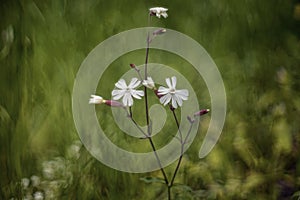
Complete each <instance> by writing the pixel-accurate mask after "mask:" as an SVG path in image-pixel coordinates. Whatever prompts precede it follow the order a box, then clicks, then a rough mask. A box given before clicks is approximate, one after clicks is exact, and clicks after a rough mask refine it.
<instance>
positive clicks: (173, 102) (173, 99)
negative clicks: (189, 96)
mask: <svg viewBox="0 0 300 200" xmlns="http://www.w3.org/2000/svg"><path fill="white" fill-rule="evenodd" d="M172 106H173V108H177V103H176V100H175V98H174V96H173V97H172Z"/></svg>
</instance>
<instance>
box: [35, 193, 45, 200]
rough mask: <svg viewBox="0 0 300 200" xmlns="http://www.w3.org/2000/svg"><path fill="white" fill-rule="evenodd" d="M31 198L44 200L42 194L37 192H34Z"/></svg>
mask: <svg viewBox="0 0 300 200" xmlns="http://www.w3.org/2000/svg"><path fill="white" fill-rule="evenodd" d="M33 197H34V200H43V199H44V195H43V193H42V192H39V191H37V192H35V193H34V194H33Z"/></svg>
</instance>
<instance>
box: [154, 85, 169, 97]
mask: <svg viewBox="0 0 300 200" xmlns="http://www.w3.org/2000/svg"><path fill="white" fill-rule="evenodd" d="M157 92H158V95H164V94H167V93H169V92H170V89H169V88H165V87H163V86H160V87H159V88H158V90H157Z"/></svg>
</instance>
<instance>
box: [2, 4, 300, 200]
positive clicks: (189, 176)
mask: <svg viewBox="0 0 300 200" xmlns="http://www.w3.org/2000/svg"><path fill="white" fill-rule="evenodd" d="M154 6H163V7H167V8H168V9H169V11H168V14H169V17H168V18H167V19H156V18H155V19H153V20H152V25H153V26H158V27H166V28H169V29H174V30H177V31H180V32H182V33H184V34H186V35H188V36H190V37H192V38H193V39H195V40H196V41H197V42H199V43H200V44H201V45H202V46H203V47H204V48H205V49H206V50H207V52H208V53H209V54H210V55H211V57H212V58H213V59H214V61H215V62H216V64H217V66H218V68H219V70H220V73H221V74H222V77H223V80H224V84H225V88H226V94H227V106H228V112H227V118H226V122H225V127H224V130H223V133H222V135H221V138H220V140H219V142H218V144H217V145H216V147H215V148H214V150H213V151H212V152H211V153H210V154H209V156H207V157H206V158H204V159H202V160H200V159H199V158H198V150H199V147H200V144H201V140H202V139H203V134H205V131H206V129H207V126H208V124H209V119H210V116H209V115H207V116H205V117H203V119H202V120H201V122H200V126H201V130H200V131H199V133H198V134H199V137H198V138H197V139H196V140H195V141H194V143H193V144H192V147H191V148H190V149H189V150H188V152H187V154H186V155H185V156H184V159H183V164H182V166H181V168H180V171H179V174H178V176H177V178H176V182H178V183H182V184H184V185H188V186H178V187H174V188H173V190H172V192H173V197H174V198H175V199H297V198H298V196H299V192H298V193H297V191H300V159H299V156H300V152H299V145H300V135H299V134H300V125H299V119H300V95H299V94H300V91H299V88H300V40H299V37H300V2H299V1H296V0H294V1H292V0H265V1H261V0H252V1H250V0H231V1H229V0H223V1H221V0H198V1H197V0H193V1H180V0H172V1H138V0H135V1H133V0H124V1H117V0H112V1H102V0H101V1H96V0H86V1H68V0H64V1H58V0H55V1H37V0H36V1H32V0H24V1H1V4H0V15H1V17H0V21H1V24H0V30H1V31H2V39H1V41H0V51H1V52H0V167H1V168H0V187H1V188H0V199H10V198H14V199H22V198H24V197H25V196H26V197H27V198H28V199H30V198H32V195H34V193H35V192H36V191H41V192H42V193H43V194H44V196H45V198H46V199H121V198H122V199H166V190H165V187H164V185H162V184H159V183H147V181H142V180H140V178H142V177H148V176H155V177H161V174H160V172H159V171H158V172H152V173H147V174H129V173H123V172H118V171H115V170H113V169H110V168H108V167H106V166H104V165H102V164H101V163H100V162H99V161H97V160H95V159H94V158H93V157H91V155H90V154H89V153H88V152H87V151H86V150H85V148H84V147H82V146H81V145H80V142H79V141H78V135H77V132H76V130H75V126H74V122H73V118H72V109H71V105H72V104H71V103H72V102H71V96H72V89H73V83H74V80H75V76H76V73H77V70H78V69H79V67H80V65H81V63H82V61H83V60H84V58H85V57H86V56H87V55H88V53H89V52H90V51H91V50H92V49H93V48H94V47H95V46H96V45H98V44H99V43H100V42H101V41H104V40H105V39H107V38H108V37H110V36H112V35H115V34H117V33H119V32H122V31H125V30H128V29H132V28H137V27H144V26H147V19H148V18H147V17H148V9H149V8H151V7H154ZM144 53H145V52H144V51H137V52H135V53H130V54H128V55H125V56H124V57H123V58H122V57H121V58H119V59H118V60H116V61H115V62H114V63H112V66H111V68H110V69H109V70H107V72H106V76H105V77H106V78H105V79H104V80H102V82H100V84H99V87H98V90H97V91H98V92H99V93H101V95H102V94H103V95H104V96H109V95H110V92H111V90H112V89H113V87H114V83H115V82H116V81H117V80H118V79H119V77H120V76H121V75H122V73H124V72H126V71H127V70H128V68H129V66H128V64H129V63H137V64H142V63H143V62H144V59H145V58H144V57H145V56H144ZM154 61H155V62H160V63H164V64H166V65H169V66H172V67H174V68H175V69H176V70H178V71H179V72H180V73H182V74H183V75H185V76H186V77H189V78H190V79H189V80H191V83H192V84H193V83H195V85H193V86H194V87H195V91H196V93H197V96H198V97H199V102H200V104H201V107H203V108H206V107H207V108H209V106H210V102H209V101H210V99H209V95H208V93H207V89H206V88H205V84H204V83H202V82H201V81H200V82H201V83H198V82H197V80H198V79H199V76H196V75H195V73H194V71H193V70H192V67H191V66H186V65H187V63H185V61H184V60H182V59H180V58H176V56H174V55H170V54H167V53H166V52H160V51H151V52H150V62H154ZM196 83H197V84H196ZM87 101H88V99H87ZM109 109H110V108H109V107H104V106H99V107H98V106H97V107H96V110H97V114H98V117H99V123H100V124H101V125H103V126H104V129H105V130H110V131H111V132H110V133H112V134H111V138H112V140H113V141H114V142H116V143H118V144H119V145H121V146H122V145H123V146H124V147H127V148H129V149H130V148H131V149H133V150H136V151H145V149H143V145H145V143H146V141H144V142H145V143H142V141H138V142H136V141H134V140H133V139H132V138H130V137H127V136H126V135H125V134H122V132H121V131H119V130H118V129H117V127H116V126H115V125H114V124H113V121H112V117H111V115H110V114H109ZM104 113H108V114H104ZM141 118H142V117H141ZM138 120H140V119H138ZM140 121H141V120H140ZM167 126H168V128H167V130H170V132H172V131H174V130H175V129H174V128H173V127H174V126H172V125H171V123H170V124H167ZM166 134H167V133H166V132H164V136H163V137H162V136H161V137H158V138H156V139H155V141H156V143H157V145H158V146H163V145H164V144H165V143H166V141H168V140H170V139H171V138H170V135H166ZM147 145H148V144H147ZM146 148H149V146H146ZM79 149H80V150H79ZM174 167H175V166H174V165H172V166H169V167H168V168H167V173H168V175H171V173H172V171H173V170H174ZM37 177H38V179H39V181H37V183H36V182H35V181H34V180H36V178H37ZM24 178H28V179H32V180H30V183H29V185H28V186H27V187H24V186H22V179H23V181H24V180H25V179H24ZM293 195H294V197H292V196H293Z"/></svg>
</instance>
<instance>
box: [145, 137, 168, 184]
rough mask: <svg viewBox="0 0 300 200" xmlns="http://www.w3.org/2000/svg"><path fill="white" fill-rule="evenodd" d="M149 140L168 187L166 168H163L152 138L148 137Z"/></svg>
mask: <svg viewBox="0 0 300 200" xmlns="http://www.w3.org/2000/svg"><path fill="white" fill-rule="evenodd" d="M148 140H149V142H150V144H151V147H152V150H153V152H154V155H155V157H156V160H157V162H158V165H159V168H160V171H161V173H162V174H163V176H164V179H165V183H166V185H168V184H169V181H168V177H167V174H166V172H165V170H164V168H163V167H162V165H161V162H160V159H159V157H158V154H157V152H156V148H155V146H154V143H153V140H152V138H151V137H148Z"/></svg>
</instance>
